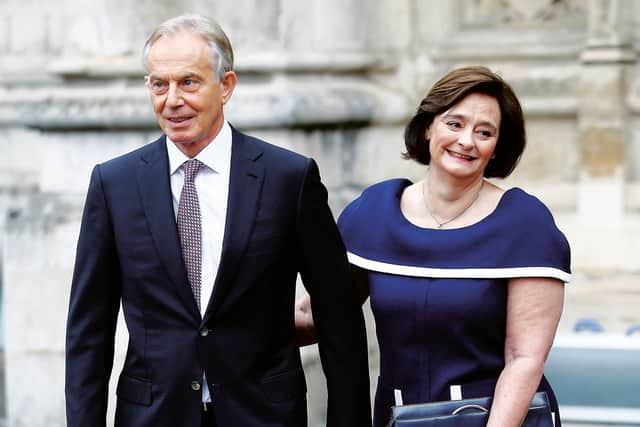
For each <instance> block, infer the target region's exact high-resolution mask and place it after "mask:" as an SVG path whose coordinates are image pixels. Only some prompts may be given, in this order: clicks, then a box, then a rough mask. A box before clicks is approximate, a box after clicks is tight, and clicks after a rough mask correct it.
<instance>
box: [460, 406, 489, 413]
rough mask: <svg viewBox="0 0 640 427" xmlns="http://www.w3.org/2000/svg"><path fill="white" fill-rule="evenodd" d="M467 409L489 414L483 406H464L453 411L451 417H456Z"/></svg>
mask: <svg viewBox="0 0 640 427" xmlns="http://www.w3.org/2000/svg"><path fill="white" fill-rule="evenodd" d="M467 409H477V410H479V411H480V412H489V410H488V409H487V408H485V407H484V406H480V405H464V406H461V407H459V408H457V409H456V410H455V411H453V412H452V413H451V415H458V414H459V413H461V412H462V411H466V410H467Z"/></svg>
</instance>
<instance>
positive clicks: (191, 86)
mask: <svg viewBox="0 0 640 427" xmlns="http://www.w3.org/2000/svg"><path fill="white" fill-rule="evenodd" d="M198 86H199V84H198V81H197V80H195V79H184V80H183V81H182V88H183V89H184V90H189V91H193V90H196V89H198Z"/></svg>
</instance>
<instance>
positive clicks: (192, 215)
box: [178, 159, 203, 310]
mask: <svg viewBox="0 0 640 427" xmlns="http://www.w3.org/2000/svg"><path fill="white" fill-rule="evenodd" d="M202 166H203V164H202V163H201V162H200V161H199V160H196V159H191V160H187V161H186V162H184V163H183V164H182V170H183V172H184V185H183V186H182V192H181V193H180V202H178V235H179V236H180V244H181V246H182V258H183V259H184V266H185V268H186V269H187V278H188V279H189V284H190V285H191V291H192V292H193V297H194V298H195V300H196V304H197V305H198V310H200V270H201V268H202V265H201V264H202V253H201V251H200V248H201V242H202V237H201V236H202V232H201V224H200V203H198V193H197V192H196V186H195V183H194V179H195V177H196V174H197V173H198V171H199V170H200V167H202Z"/></svg>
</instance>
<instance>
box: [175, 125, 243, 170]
mask: <svg viewBox="0 0 640 427" xmlns="http://www.w3.org/2000/svg"><path fill="white" fill-rule="evenodd" d="M166 144H167V153H168V154H169V175H173V174H174V173H176V171H177V170H178V169H179V168H180V166H182V164H183V163H184V162H186V161H187V160H189V159H190V158H189V157H187V155H185V154H184V153H183V152H182V151H180V149H179V148H178V147H177V146H176V144H175V143H174V142H173V141H171V139H170V138H169V137H168V136H167V138H166ZM194 159H198V160H200V161H201V162H202V163H203V164H204V165H205V166H207V167H208V168H210V169H212V170H213V171H215V172H216V173H226V172H228V171H229V169H230V166H231V126H229V123H228V122H227V121H226V120H225V121H224V123H223V124H222V128H221V129H220V132H218V134H217V135H216V136H215V137H214V138H213V140H211V142H210V143H209V144H207V146H206V147H204V148H203V149H202V151H201V152H199V153H198V154H197V155H196V156H195V157H194Z"/></svg>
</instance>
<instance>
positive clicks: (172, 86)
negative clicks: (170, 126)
mask: <svg viewBox="0 0 640 427" xmlns="http://www.w3.org/2000/svg"><path fill="white" fill-rule="evenodd" d="M183 103H184V99H182V91H181V90H180V88H179V87H178V84H177V83H175V82H171V83H169V90H168V91H167V104H168V105H169V106H171V107H177V106H180V105H182V104H183Z"/></svg>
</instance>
